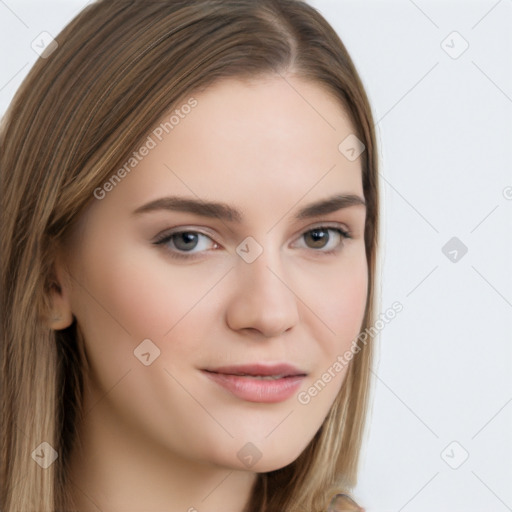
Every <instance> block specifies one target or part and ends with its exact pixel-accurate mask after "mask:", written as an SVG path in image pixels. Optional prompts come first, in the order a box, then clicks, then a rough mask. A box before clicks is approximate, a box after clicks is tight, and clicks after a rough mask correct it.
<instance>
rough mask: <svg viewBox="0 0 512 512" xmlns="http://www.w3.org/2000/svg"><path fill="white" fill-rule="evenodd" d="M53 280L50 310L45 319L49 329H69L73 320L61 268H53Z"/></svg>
mask: <svg viewBox="0 0 512 512" xmlns="http://www.w3.org/2000/svg"><path fill="white" fill-rule="evenodd" d="M54 276H55V277H54V278H53V283H52V285H51V288H50V303H51V310H50V312H49V314H48V317H47V325H48V327H49V328H50V329H54V330H60V329H66V328H67V327H69V326H70V325H71V324H72V323H73V320H74V316H73V312H72V311H71V304H70V301H69V296H68V289H67V287H66V286H64V279H63V278H64V276H63V272H62V271H61V268H57V265H55V267H54Z"/></svg>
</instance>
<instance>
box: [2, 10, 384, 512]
mask: <svg viewBox="0 0 512 512" xmlns="http://www.w3.org/2000/svg"><path fill="white" fill-rule="evenodd" d="M56 41H57V43H58V47H57V48H56V49H54V51H53V53H51V54H49V55H46V56H45V55H43V57H41V58H40V59H39V60H38V61H37V62H36V63H35V65H34V66H33V68H32V69H31V71H30V72H29V74H28V76H27V77H26V79H25V80H24V82H23V84H22V85H21V87H20V88H19V90H18V91H17V93H16V95H15V97H14V100H13V101H12V103H11V104H10V106H9V109H8V111H7V113H6V115H5V116H4V118H3V119H2V125H1V128H0V129H1V131H0V148H1V155H0V172H1V190H2V203H1V283H0V286H1V289H2V292H3V293H2V299H1V300H2V302H1V311H2V321H1V329H2V332H1V386H2V395H1V401H0V422H1V423H0V435H1V439H0V442H1V445H0V457H1V460H0V508H1V510H2V511H3V512H27V511H29V510H31V511H33V510H37V511H38V512H55V511H60V510H69V509H68V508H66V507H67V506H68V499H69V496H68V495H67V492H66V491H67V489H68V486H69V482H68V479H67V475H68V471H69V467H68V461H69V454H70V452H71V448H72V446H73V443H74V442H75V437H74V425H75V422H76V421H77V418H78V417H79V415H80V413H81V404H82V386H83V374H82V372H83V368H84V366H83V365H84V364H85V360H84V347H83V341H84V340H83V337H82V335H81V331H80V329H79V326H78V325H77V323H76V320H75V321H74V322H73V324H72V325H71V326H70V327H69V328H67V329H63V330H59V331H55V330H52V329H51V328H50V327H48V324H47V323H46V319H47V318H48V316H49V315H50V311H51V303H50V300H49V291H50V289H51V287H52V286H53V285H54V284H53V283H54V274H53V268H54V259H53V258H54V254H55V252H54V249H55V247H57V246H58V244H59V241H60V240H62V239H63V237H64V236H65V235H66V234H67V233H69V231H70V230H71V229H72V228H73V225H74V222H75V221H76V219H77V218H78V216H79V215H80V213H81V212H82V211H83V210H84V208H86V206H87V205H88V204H89V202H90V201H93V200H95V199H94V195H93V191H94V189H95V188H97V187H98V186H101V184H103V183H105V181H106V180H107V179H108V178H109V177H110V176H112V173H113V171H115V170H116V169H118V168H119V166H120V165H122V163H123V162H125V161H126V159H127V158H128V157H129V155H130V154H131V152H132V151H133V150H134V148H137V147H138V146H140V144H141V141H143V140H144V138H145V137H146V136H147V133H148V132H149V131H150V129H151V128H152V127H153V126H154V125H155V123H156V122H157V121H158V120H159V119H161V118H162V116H163V115H164V114H165V113H166V112H168V111H169V109H170V108H171V107H173V106H177V105H179V102H180V101H181V100H182V98H185V97H187V95H190V94H191V93H192V92H193V91H200V90H204V89H205V88H206V87H208V86H209V85H211V84H213V83H214V82H215V81H217V80H221V79H222V78H227V77H258V76H260V75H265V74H266V75H268V74H276V73H277V74H282V73H285V72H286V73H292V74H294V75H296V76H297V77H301V78H304V79H308V80H311V81H314V82H315V83H317V84H320V85H322V86H324V87H325V88H326V90H328V91H329V92H331V93H332V94H334V95H335V97H336V98H338V100H339V101H340V103H341V104H342V106H343V107H344V108H345V110H346V112H347V114H348V115H349V116H350V119H351V121H352V125H353V128H354V132H355V134H356V135H357V137H358V138H359V139H360V140H361V141H362V142H363V143H364V145H365V148H366V149H365V151H364V152H363V153H362V155H361V163H362V169H363V174H362V177H363V190H364V196H365V200H366V204H367V217H366V227H365V245H366V254H367V261H368V272H369V284H368V300H367V305H366V312H365V317H364V320H363V324H362V326H361V330H363V329H366V328H368V327H369V326H371V325H372V323H373V320H374V315H375V309H376V304H375V301H376V297H375V292H374V290H375V272H376V254H377V235H378V218H379V217H378V205H379V202H378V186H377V183H378V180H377V175H378V172H377V151H376V140H375V133H374V123H373V119H372V113H371V109H370V106H369V102H368V99H367V96H366V94H365V91H364V88H363V85H362V82H361V80H360V78H359V76H358V74H357V71H356V69H355V67H354V65H353V63H352V60H351V58H350V56H349V55H348V53H347V51H346V49H345V47H344V45H343V43H342V42H341V40H340V38H339V37H338V35H337V34H336V33H335V31H334V30H333V29H332V27H331V26H330V25H329V24H328V23H327V21H326V20H325V19H324V18H323V17H322V16H321V15H320V14H319V13H318V12H317V11H316V10H315V9H313V8H312V7H311V6H309V5H307V4H306V3H304V2H302V1H298V0H166V1H163V0H131V1H129V0H100V1H97V2H95V3H93V4H90V5H89V6H87V7H86V8H85V9H84V10H83V11H82V12H81V13H79V14H78V16H77V17H76V18H75V19H73V20H72V21H71V22H70V23H69V24H68V25H67V26H66V27H65V28H64V29H63V31H62V32H61V33H60V34H59V35H58V36H57V38H56ZM340 142H341V141H340ZM372 354H373V344H372V343H371V342H370V343H365V344H364V345H360V350H359V352H358V353H357V355H355V356H354V358H353V359H352V361H351V362H350V366H349V368H348V371H347V374H346V377H345V381H344V383H343V386H342V388H341V391H340V393H339V394H338V396H337V398H336V400H335V402H334V404H333V405H332V407H331V410H330V412H329V414H328V415H327V417H326V419H325V421H324V422H323V424H322V426H321V428H320V429H319V431H318V432H317V433H316V435H315V436H314V438H313V439H312V441H311V442H310V443H309V445H308V446H307V448H306V449H305V450H304V452H303V453H302V454H301V455H300V456H299V458H298V459H297V460H295V461H294V462H292V463H291V464H289V465H287V466H286V467H284V468H282V469H279V470H276V471H272V472H269V473H262V474H259V475H258V476H257V480H256V483H255V485H254V487H253V491H252V494H251V497H250V501H249V504H248V505H247V511H248V512H256V511H261V512H271V511H272V512H274V511H279V512H285V511H288V512H292V511H293V512H297V511H307V512H312V511H324V510H325V509H326V508H327V506H328V503H329V501H330V500H331V499H332V497H333V495H334V494H336V492H347V491H350V489H352V488H353V487H354V485H355V483H356V476H357V471H358V462H359V454H360V449H361V443H362V439H363V437H364V431H365V422H366V416H367V411H368V408H369V407H368V406H369V397H370V385H371V379H370V364H371V361H372ZM42 442H47V443H49V444H50V445H51V446H52V447H53V449H55V450H56V452H57V454H58V457H57V459H56V460H55V462H53V464H51V465H50V466H49V467H47V468H43V467H41V466H40V465H39V464H36V463H35V462H34V459H33V457H32V454H33V451H34V450H35V449H36V447H38V446H39V445H40V444H41V443H42Z"/></svg>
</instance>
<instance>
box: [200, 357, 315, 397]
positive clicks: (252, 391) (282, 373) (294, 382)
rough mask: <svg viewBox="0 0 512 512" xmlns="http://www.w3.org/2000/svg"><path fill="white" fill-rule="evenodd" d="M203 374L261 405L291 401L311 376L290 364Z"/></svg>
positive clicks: (234, 367)
mask: <svg viewBox="0 0 512 512" xmlns="http://www.w3.org/2000/svg"><path fill="white" fill-rule="evenodd" d="M201 371H202V372H203V374H205V375H206V376H207V377H208V378H209V379H211V380H212V381H214V382H215V383H216V384H218V385H220V386H221V387H223V388H224V389H226V390H227V391H229V392H230V393H232V394H233V395H235V396H236V397H238V398H241V399H242V400H246V401H248V402H259V403H276V402H282V401H284V400H286V399H288V398H290V397H291V396H292V395H293V394H294V393H295V392H296V391H297V389H298V388H299V387H300V385H301V384H302V382H303V381H304V379H305V378H306V376H307V372H305V371H302V370H299V369H298V368H296V367H294V366H291V365H289V364H274V365H265V364H250V365H238V366H222V367H218V368H212V369H203V370H201ZM242 374H244V375H242ZM258 377H275V378H274V379H269V378H267V379H262V378H258Z"/></svg>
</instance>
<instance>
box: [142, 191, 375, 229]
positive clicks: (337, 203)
mask: <svg viewBox="0 0 512 512" xmlns="http://www.w3.org/2000/svg"><path fill="white" fill-rule="evenodd" d="M351 206H364V207H366V202H365V201H364V199H363V198H362V197H360V196H358V195H356V194H337V195H334V196H331V197H328V198H327V199H322V200H320V201H317V202H315V203H311V204H309V205H307V206H305V207H304V208H302V209H301V210H299V211H298V212H297V213H296V214H295V219H296V220H302V219H309V218H311V217H317V216H318V215H325V214H328V213H332V212H336V211H338V210H341V209H344V208H349V207H351ZM160 210H170V211H180V212H188V213H194V214H196V215H200V216H202V217H217V218H219V219H221V220H225V221H228V222H236V223H240V222H242V219H243V215H242V213H241V212H240V211H239V210H237V209H235V208H233V207H232V206H229V205H228V204H226V203H219V202H214V201H203V200H197V199H190V198H187V197H180V196H170V197H161V198H159V199H155V200H154V201H151V202H149V203H147V204H144V205H142V206H140V207H139V208H137V209H136V210H134V211H133V212H132V214H137V215H138V214H142V213H149V212H155V211H160Z"/></svg>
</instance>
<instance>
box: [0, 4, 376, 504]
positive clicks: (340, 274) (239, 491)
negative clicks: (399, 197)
mask: <svg viewBox="0 0 512 512" xmlns="http://www.w3.org/2000/svg"><path fill="white" fill-rule="evenodd" d="M373 127H374V124H373V119H372V114H371V110H370V107H369V104H368V100H367V97H366V94H365V92H364V89H363V86H362V84H361V81H360V79H359V77H358V74H357V72H356V70H355V68H354V66H353V64H352V61H351V59H350V57H349V55H348V53H347V51H346V49H345V48H344V46H343V44H342V42H341V41H340V39H339V37H338V36H337V35H336V34H335V32H334V31H333V29H332V28H331V27H330V26H329V24H328V23H327V22H326V21H325V20H324V19H323V18H322V16H321V15H320V14H319V13H318V12H317V11H315V10H314V9H313V8H311V7H309V6H308V5H307V4H305V3H303V2H300V1H296V0H258V1H254V0H197V1H190V0H187V1H175V0H167V1H150V2H148V1H143V0H135V1H127V0H100V1H98V2H96V3H93V4H91V5H89V6H88V7H86V8H85V9H84V10H83V11H82V12H81V13H80V14H79V15H78V16H77V17H76V18H75V19H74V20H73V21H72V22H71V23H70V24H69V25H68V26H67V27H66V28H65V29H64V30H63V31H62V32H61V33H60V34H59V36H58V37H57V39H56V44H55V43H54V44H52V45H51V51H50V47H49V49H48V52H47V53H46V54H43V58H41V59H39V61H38V62H37V63H36V64H35V65H34V67H33V69H32V70H31V71H30V73H29V75H28V77H27V78H26V79H25V81H24V83H23V84H22V86H21V88H20V89H19V91H18V92H17V94H16V96H15V98H14V100H13V102H12V103H11V105H10V108H9V110H8V112H7V114H6V116H5V117H4V119H3V124H2V132H1V148H2V152H1V162H0V164H1V165H0V169H1V176H2V191H3V196H2V201H3V202H2V283H1V284H2V289H3V290H4V294H3V297H2V301H3V302H2V312H3V318H2V389H3V393H2V411H1V412H2V414H1V418H2V420H1V421H2V423H1V442H2V449H1V454H2V457H1V471H2V474H1V486H2V487H1V489H2V490H1V495H0V498H1V503H0V507H1V509H2V510H3V512H18V511H20V512H21V511H27V510H38V511H41V512H53V511H64V510H65V511H70V510H73V511H76V512H85V511H88V510H98V509H99V510H109V511H114V510H115V511H118V510H119V511H123V512H130V511H134V510H146V511H159V512H160V511H166V512H174V511H175V510H189V511H195V510H198V511H201V510H210V511H212V510H223V511H233V512H242V511H243V512H253V511H262V512H263V511H265V512H270V511H289V512H292V511H293V512H296V511H308V512H311V511H326V510H329V511H331V512H332V511H339V510H362V509H361V508H360V507H358V506H357V504H356V503H355V501H353V499H352V498H351V497H350V495H349V493H350V490H351V489H352V488H353V487H354V485H355V483H356V476H357V468H358V460H359V453H360V448H361V442H362V438H363V434H364V425H365V418H366V413H367V409H368V404H369V390H370V364H371V361H372V351H373V348H372V343H371V341H370V342H368V341H367V339H366V336H365V337H364V338H363V337H360V336H359V333H361V332H362V331H365V330H366V329H367V328H368V327H370V326H371V324H372V323H373V318H374V315H375V304H374V302H375V295H374V290H375V269H376V249H377V234H378V185H377V175H378V172H377V157H376V154H377V153H376V145H375V134H374V128H373Z"/></svg>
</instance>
